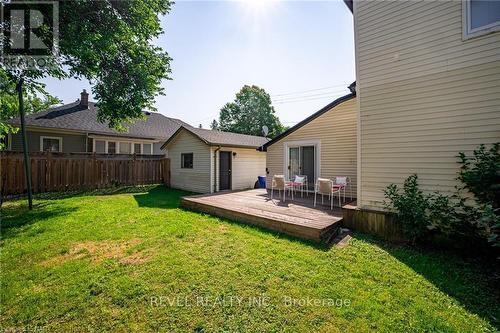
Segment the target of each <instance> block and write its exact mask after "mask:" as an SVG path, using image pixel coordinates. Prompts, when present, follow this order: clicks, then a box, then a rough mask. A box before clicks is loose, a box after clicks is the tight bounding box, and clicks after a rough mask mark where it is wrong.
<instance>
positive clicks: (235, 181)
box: [212, 147, 266, 190]
mask: <svg viewBox="0 0 500 333" xmlns="http://www.w3.org/2000/svg"><path fill="white" fill-rule="evenodd" d="M216 149H217V148H216V147H212V152H213V151H215V150H216ZM220 151H230V152H232V153H236V156H232V160H231V163H232V166H231V167H232V169H231V171H232V175H231V176H232V178H231V189H232V190H244V189H249V188H253V187H254V185H255V182H256V181H257V176H264V175H265V174H266V153H265V152H259V151H257V150H256V149H255V148H234V147H221V149H220ZM216 176H217V190H219V179H218V178H219V155H218V152H217V172H216ZM212 178H213V176H212Z"/></svg>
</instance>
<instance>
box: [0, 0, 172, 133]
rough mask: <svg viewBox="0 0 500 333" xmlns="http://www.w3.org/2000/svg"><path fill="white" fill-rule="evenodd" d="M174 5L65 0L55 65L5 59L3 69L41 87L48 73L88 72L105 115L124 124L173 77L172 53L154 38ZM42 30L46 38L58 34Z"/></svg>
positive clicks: (156, 0) (159, 0)
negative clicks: (19, 64)
mask: <svg viewBox="0 0 500 333" xmlns="http://www.w3.org/2000/svg"><path fill="white" fill-rule="evenodd" d="M170 6H171V2H170V1H168V0H142V1H112V0H87V1H83V0H74V1H60V2H59V54H58V55H57V57H56V58H55V59H54V64H53V66H47V67H44V68H40V67H37V68H15V69H12V68H6V67H5V66H4V65H3V64H2V67H1V68H0V72H1V73H0V75H1V76H3V77H5V78H6V79H7V80H9V81H10V82H11V84H13V85H14V86H16V85H18V84H19V83H20V82H22V83H23V87H24V86H27V87H28V91H29V90H37V91H38V92H39V93H40V92H42V91H43V86H42V85H40V84H39V83H38V81H39V80H40V79H42V78H44V77H47V76H51V77H55V78H59V79H65V78H70V77H73V78H82V77H84V78H86V79H88V80H89V81H91V83H92V85H93V87H92V92H93V94H94V96H95V97H96V99H97V102H98V107H99V113H98V118H99V120H100V121H102V122H105V123H108V124H109V126H110V127H113V128H117V129H123V126H122V124H123V123H124V122H128V121H131V120H134V119H138V118H142V117H143V113H142V111H143V110H145V109H146V110H147V109H149V110H153V111H154V106H153V104H154V100H155V97H156V96H157V95H159V94H163V89H162V88H161V86H160V85H161V81H162V80H163V79H169V73H170V60H171V58H170V57H169V56H168V54H167V53H166V52H165V51H164V50H162V49H161V48H159V47H157V46H155V45H153V43H152V40H153V39H154V38H156V37H158V36H159V35H160V34H161V33H162V32H163V31H162V28H161V26H160V20H159V16H160V15H164V14H166V13H168V11H169V10H170ZM42 28H43V27H42ZM5 29H6V30H7V32H8V30H9V29H10V26H9V24H7V25H5ZM39 30H40V31H41V32H40V35H39V37H40V38H41V39H42V40H43V39H49V38H52V35H50V34H49V33H48V32H46V34H45V35H44V33H43V32H44V31H45V30H44V29H39ZM6 35H8V34H4V35H3V36H6ZM3 38H6V37H3ZM7 42H8V41H7V40H6V39H2V40H1V43H7ZM14 95H15V94H14Z"/></svg>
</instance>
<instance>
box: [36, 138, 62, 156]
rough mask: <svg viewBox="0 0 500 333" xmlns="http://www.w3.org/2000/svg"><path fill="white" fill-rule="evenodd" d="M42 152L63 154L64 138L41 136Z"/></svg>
mask: <svg viewBox="0 0 500 333" xmlns="http://www.w3.org/2000/svg"><path fill="white" fill-rule="evenodd" d="M40 151H51V152H62V138H61V137H55V136H41V137H40Z"/></svg>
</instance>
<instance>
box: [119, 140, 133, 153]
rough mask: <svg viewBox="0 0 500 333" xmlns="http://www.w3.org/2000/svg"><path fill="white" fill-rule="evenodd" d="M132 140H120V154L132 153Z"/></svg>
mask: <svg viewBox="0 0 500 333" xmlns="http://www.w3.org/2000/svg"><path fill="white" fill-rule="evenodd" d="M130 151H131V148H130V142H120V154H130Z"/></svg>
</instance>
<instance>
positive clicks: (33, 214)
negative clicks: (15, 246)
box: [0, 202, 78, 240]
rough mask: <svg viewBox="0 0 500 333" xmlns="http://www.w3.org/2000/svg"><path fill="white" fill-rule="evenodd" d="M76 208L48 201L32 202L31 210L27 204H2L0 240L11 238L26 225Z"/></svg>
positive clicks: (64, 213)
mask: <svg viewBox="0 0 500 333" xmlns="http://www.w3.org/2000/svg"><path fill="white" fill-rule="evenodd" d="M77 209H78V208H77V207H61V206H59V205H55V204H52V203H48V202H41V203H37V202H35V203H33V210H29V209H28V205H27V204H17V205H6V206H3V207H2V209H1V212H0V214H1V219H0V229H1V236H2V237H1V238H2V240H5V239H8V238H13V237H15V236H16V235H17V234H18V233H20V232H22V231H23V230H24V229H25V228H26V227H27V226H30V225H32V224H34V223H37V222H42V221H44V220H48V219H51V218H54V217H57V216H63V215H67V214H70V213H72V212H75V211H76V210H77Z"/></svg>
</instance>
